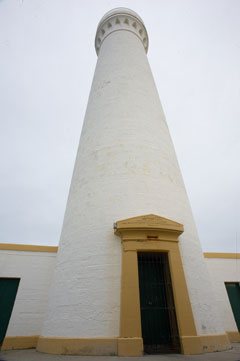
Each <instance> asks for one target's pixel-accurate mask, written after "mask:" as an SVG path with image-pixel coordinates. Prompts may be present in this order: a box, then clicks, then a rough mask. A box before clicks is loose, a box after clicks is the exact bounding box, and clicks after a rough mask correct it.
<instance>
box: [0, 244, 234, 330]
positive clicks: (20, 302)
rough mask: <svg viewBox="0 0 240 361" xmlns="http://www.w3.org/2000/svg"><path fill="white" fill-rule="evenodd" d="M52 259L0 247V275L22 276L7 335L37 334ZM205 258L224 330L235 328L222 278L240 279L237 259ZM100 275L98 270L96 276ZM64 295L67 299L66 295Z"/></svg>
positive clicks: (48, 285) (48, 253)
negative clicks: (0, 248)
mask: <svg viewBox="0 0 240 361" xmlns="http://www.w3.org/2000/svg"><path fill="white" fill-rule="evenodd" d="M55 259H56V254H55V253H51V252H29V251H5V250H0V277H17V278H21V281H20V285H19V289H18V292H17V297H16V301H15V304H14V309H13V313H12V316H11V319H10V323H9V326H8V330H7V334H6V336H32V335H38V334H40V331H41V328H42V324H43V318H44V313H45V311H46V306H47V299H48V294H49V289H50V283H51V280H52V276H53V272H54V266H55ZM205 262H206V265H207V268H208V271H209V275H210V279H211V286H212V289H213V291H214V293H215V299H216V305H215V308H217V311H218V312H219V313H220V315H221V316H222V317H223V322H224V330H225V331H237V326H236V323H235V320H234V317H233V313H232V309H231V305H230V303H229V299H228V296H227V292H226V288H225V285H224V282H240V259H238V260H236V259H223V258H205ZM95 267H96V268H97V267H99V266H98V265H95ZM101 277H102V274H99V275H98V280H101ZM78 278H79V277H78ZM71 284H72V282H71ZM89 286H91V283H89ZM86 287H87V285H86ZM117 291H118V290H117ZM65 297H66V300H67V299H68V297H67V295H65ZM95 303H96V304H97V300H95ZM102 317H103V315H102Z"/></svg>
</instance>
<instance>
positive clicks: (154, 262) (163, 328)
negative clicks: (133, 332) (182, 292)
mask: <svg viewBox="0 0 240 361" xmlns="http://www.w3.org/2000/svg"><path fill="white" fill-rule="evenodd" d="M138 274H139V292H140V308H141V324H142V337H143V344H144V351H145V353H150V354H154V353H161V352H180V343H179V335H178V327H177V321H176V314H175V307H174V299H173V292H172V283H171V276H170V269H169V262H168V254H167V253H157V252H155V253H152V252H145V253H138Z"/></svg>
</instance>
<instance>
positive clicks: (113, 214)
mask: <svg viewBox="0 0 240 361" xmlns="http://www.w3.org/2000/svg"><path fill="white" fill-rule="evenodd" d="M95 48H96V52H97V55H98V60H97V65H96V70H95V74H94V78H93V83H92V88H91V92H90V96H89V101H88V106H87V110H86V115H85V120H84V124H83V129H82V134H81V138H80V144H79V149H78V153H77V157H76V162H75V167H74V172H73V177H72V183H71V188H70V192H69V197H68V202H67V207H66V212H65V217H64V223H63V227H62V233H61V239H60V243H59V247H58V250H57V255H56V258H55V257H54V254H55V253H54V252H55V251H56V249H53V248H51V247H47V248H46V247H43V248H41V246H39V247H38V248H37V249H34V246H32V248H30V249H29V248H28V247H27V246H25V247H26V248H25V249H24V246H23V249H15V248H16V247H15V248H14V246H12V248H11V247H10V246H8V247H5V249H3V250H2V252H3V255H5V257H9V258H10V257H15V258H14V259H15V268H14V267H13V266H12V267H13V268H12V269H9V268H7V267H8V266H6V268H5V269H3V272H2V273H1V274H0V276H1V277H2V278H1V279H5V278H8V277H11V278H12V279H15V280H16V281H14V282H15V283H14V285H8V286H6V287H9V288H11V287H12V288H11V289H12V290H14V291H12V295H13V296H12V298H11V302H12V303H11V302H10V303H11V304H12V306H11V310H10V311H9V314H10V315H9V318H8V321H9V319H10V316H11V311H12V309H13V312H12V317H11V319H10V323H9V329H8V330H7V334H6V338H5V340H4V343H3V349H10V348H27V347H32V346H34V347H36V348H37V350H38V351H39V352H45V353H55V354H79V355H119V356H139V355H142V354H143V352H146V353H159V352H169V351H171V352H178V353H183V354H199V353H203V352H212V351H221V350H226V349H228V348H230V342H229V338H230V340H231V341H234V340H235V341H238V340H240V337H239V329H238V328H237V327H240V324H239V323H238V322H239V321H238V320H239V311H238V310H237V309H236V308H235V306H234V304H235V303H234V302H235V300H236V299H238V295H239V281H240V277H239V263H238V262H237V260H238V259H239V258H240V257H238V255H233V254H228V255H226V254H225V255H222V256H221V255H219V254H206V255H205V258H204V255H203V252H202V249H201V244H200V241H199V238H198V234H197V230H196V226H195V223H194V219H193V215H192V211H191V207H190V204H189V200H188V197H187V193H186V190H185V186H184V182H183V179H182V175H181V171H180V169H179V165H178V162H177V158H176V154H175V151H174V147H173V143H172V140H171V137H170V134H169V130H168V126H167V123H166V120H165V117H164V114H163V110H162V106H161V103H160V100H159V96H158V93H157V89H156V86H155V84H154V80H153V77H152V73H151V69H150V67H149V63H148V60H147V50H148V34H147V30H146V28H145V26H144V23H143V21H142V20H141V18H140V17H139V16H138V15H137V14H136V13H135V12H133V11H132V10H129V9H125V8H118V9H114V10H112V11H110V12H108V13H107V14H106V15H105V16H104V17H103V18H102V20H101V21H100V23H99V25H98V28H97V33H96V40H95ZM9 247H10V248H9ZM3 248H4V247H3ZM34 251H37V252H38V253H37V252H35V256H34V257H35V258H34V257H33V255H32V253H33V252H34ZM4 252H5V253H4ZM11 252H15V253H11ZM21 252H24V257H26V259H27V258H28V257H29V259H30V258H31V257H33V259H32V258H31V259H32V261H31V262H30V263H29V264H28V263H26V264H24V265H23V264H22V263H21V262H22V259H23V253H21ZM20 254H21V255H22V258H21V257H20ZM40 258H41V259H40ZM216 260H217V261H216ZM41 262H42V263H41ZM45 262H46V265H47V267H43V266H42V267H41V266H40V265H41V264H42V265H44V264H45ZM233 262H234V265H235V264H236V265H238V266H237V267H238V268H235V266H234V267H233V270H231V267H232V266H233ZM11 264H13V263H12V262H11ZM36 265H38V267H36ZM39 269H40V270H41V272H39ZM219 269H221V271H220V272H219ZM34 272H35V273H34ZM37 273H39V274H38V276H36V277H39V278H40V280H41V282H40V283H39V284H38V286H39V288H38V286H37V285H36V284H35V290H37V291H36V292H37V293H38V296H36V297H32V298H31V300H32V302H30V303H29V304H30V308H31V307H33V309H37V310H38V313H37V312H36V314H35V316H30V319H28V322H27V323H26V319H27V310H26V304H25V302H24V301H25V299H26V298H27V294H28V295H29V294H31V292H32V287H31V286H30V285H31V284H32V283H31V279H32V277H33V275H36V274H37ZM22 275H24V277H23V276H22ZM49 275H50V276H51V277H49ZM20 278H21V280H19V279H20ZM51 278H52V280H51V282H50V279H51ZM1 279H0V280H1ZM17 280H18V281H17ZM4 282H5V283H6V282H7V281H6V280H5V281H4ZM50 284H51V285H50ZM19 294H20V296H21V297H19V300H18V295H19ZM16 295H17V297H16V301H15V307H13V304H14V299H15V296H16ZM219 297H220V299H219ZM227 297H229V300H230V302H231V305H230V303H229V300H228V298H227ZM239 297H240V296H239ZM233 300H234V302H233ZM10 303H8V304H10ZM28 310H29V305H28ZM19 314H21V317H20V316H19ZM32 314H33V315H34V312H32ZM31 317H32V318H33V319H32V318H31ZM34 317H35V318H34ZM23 320H24V322H25V324H24V326H22V327H21V324H23ZM33 330H34V332H36V333H32V334H31V332H33ZM21 332H22V334H21ZM3 333H4V332H3ZM4 336H5V334H4ZM4 336H3V338H4ZM0 341H1V340H0Z"/></svg>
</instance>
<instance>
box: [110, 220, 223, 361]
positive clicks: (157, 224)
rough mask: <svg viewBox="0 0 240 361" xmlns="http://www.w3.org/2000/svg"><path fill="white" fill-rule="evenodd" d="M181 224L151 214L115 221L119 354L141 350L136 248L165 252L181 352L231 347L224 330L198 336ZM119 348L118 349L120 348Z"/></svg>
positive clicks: (197, 351)
mask: <svg viewBox="0 0 240 361" xmlns="http://www.w3.org/2000/svg"><path fill="white" fill-rule="evenodd" d="M183 231H184V228H183V225H182V224H180V223H177V222H174V221H172V220H170V219H166V218H163V217H159V216H156V215H153V214H150V215H144V216H139V217H134V218H129V219H125V220H121V221H118V222H116V224H115V234H116V235H118V236H120V237H121V240H122V280H121V309H120V338H121V339H122V340H125V344H126V345H127V347H126V348H125V349H124V351H123V352H119V353H118V354H121V355H125V356H128V355H129V356H130V353H128V350H129V351H131V356H133V355H135V356H137V355H140V354H141V353H142V350H143V342H142V332H141V314H140V300H139V283H138V261H137V253H138V252H148V251H149V252H167V253H168V258H169V266H170V272H171V278H172V286H173V294H174V302H175V308H176V316H177V323H178V329H179V337H180V343H181V352H182V353H183V354H199V353H203V352H211V351H220V350H224V349H226V348H228V347H230V344H229V340H228V337H227V335H226V334H223V335H202V336H198V335H197V331H196V327H195V323H194V318H193V313H192V308H191V304H190V300H189V295H188V289H187V284H186V280H185V276H184V270H183V266H182V261H181V255H180V251H179V246H178V242H179V240H178V237H179V236H180V235H181V233H183ZM119 351H120V350H119Z"/></svg>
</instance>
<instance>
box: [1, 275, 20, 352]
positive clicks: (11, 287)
mask: <svg viewBox="0 0 240 361" xmlns="http://www.w3.org/2000/svg"><path fill="white" fill-rule="evenodd" d="M19 281H20V279H19V278H0V347H1V345H2V343H3V340H4V337H5V334H6V332H7V328H8V323H9V320H10V317H11V314H12V310H13V305H14V301H15V298H16V294H17V290H18V286H19Z"/></svg>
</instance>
